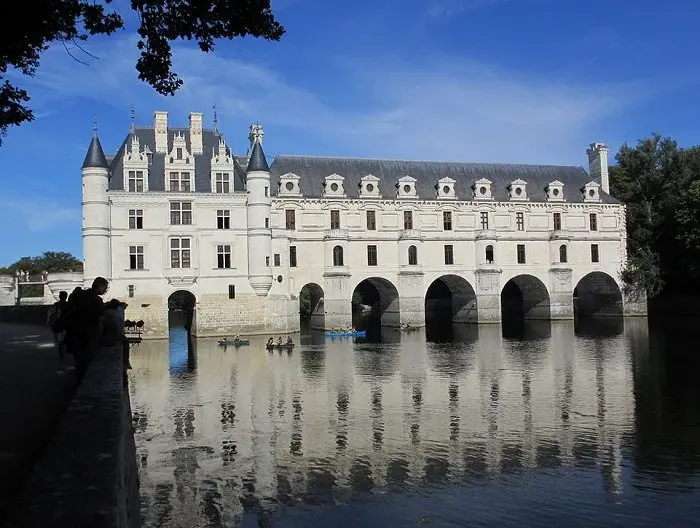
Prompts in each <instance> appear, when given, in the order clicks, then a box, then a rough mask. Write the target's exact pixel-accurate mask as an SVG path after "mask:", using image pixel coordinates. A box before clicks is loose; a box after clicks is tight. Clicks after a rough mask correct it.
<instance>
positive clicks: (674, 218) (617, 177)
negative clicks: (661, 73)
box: [610, 135, 700, 297]
mask: <svg viewBox="0 0 700 528" xmlns="http://www.w3.org/2000/svg"><path fill="white" fill-rule="evenodd" d="M616 159H617V162H618V166H616V167H611V168H610V184H611V194H612V195H613V196H615V197H616V198H618V199H620V200H621V201H622V202H624V203H625V204H626V205H627V240H628V264H627V267H626V269H625V270H623V273H622V279H623V281H624V283H625V289H626V291H627V292H628V293H635V292H636V293H639V292H641V291H643V290H646V292H647V293H648V295H649V296H650V297H654V296H656V295H658V294H659V293H660V292H661V291H662V290H663V289H664V288H671V289H676V288H679V287H682V285H692V284H698V283H699V282H700V249H699V248H700V245H699V242H700V149H698V147H694V148H691V149H681V148H679V147H678V145H677V143H676V142H675V141H673V140H672V139H670V138H662V137H661V136H659V135H653V136H651V137H649V138H646V139H642V140H640V141H639V142H638V143H637V146H636V147H634V148H632V147H629V146H628V145H626V144H625V145H623V146H622V147H621V148H620V151H619V152H618V154H617V156H616Z"/></svg>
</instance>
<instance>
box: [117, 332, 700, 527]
mask: <svg viewBox="0 0 700 528" xmlns="http://www.w3.org/2000/svg"><path fill="white" fill-rule="evenodd" d="M695 328H698V325H697V324H695V325H686V326H681V327H680V328H676V329H675V330H674V331H673V332H670V333H669V332H666V333H664V332H651V333H650V332H649V331H648V329H647V321H646V320H645V319H640V320H635V319H633V320H627V321H624V323H623V322H622V321H618V320H611V321H606V322H604V323H600V322H598V323H595V322H589V323H588V324H580V325H578V326H577V327H576V328H574V324H573V323H552V324H551V325H550V324H549V323H540V324H536V325H527V326H524V327H521V328H516V329H506V331H505V332H504V333H505V334H506V336H507V337H503V336H502V332H501V328H500V327H499V326H497V325H496V326H476V325H464V326H461V327H454V328H449V329H437V330H430V329H429V330H428V331H427V333H426V331H424V330H419V331H414V332H410V333H400V332H397V331H386V330H385V331H383V332H381V335H376V334H372V335H370V341H371V340H374V341H377V340H379V341H381V342H367V341H363V340H359V339H358V340H353V339H347V338H346V339H332V340H331V339H325V338H324V337H323V336H322V335H318V334H316V335H302V336H298V335H297V336H294V339H295V342H296V343H297V347H296V349H295V350H294V352H293V353H291V354H288V353H287V352H282V353H279V352H274V353H268V352H267V351H266V350H265V349H264V346H263V345H264V341H265V339H264V338H260V339H252V340H251V344H250V346H248V347H241V348H239V349H232V348H228V349H224V348H221V347H218V346H217V343H216V340H195V341H192V342H190V343H189V346H188V342H187V338H186V335H185V334H184V331H179V330H177V329H175V330H173V333H172V335H171V340H170V343H168V342H166V341H158V342H155V341H153V342H145V343H143V344H141V345H140V347H139V348H136V349H134V351H133V353H132V364H133V367H134V370H133V371H132V373H131V387H130V390H131V399H132V407H133V413H134V425H135V428H136V442H137V454H138V457H139V461H140V478H141V496H142V512H143V518H144V525H145V526H149V527H150V526H153V527H156V526H159V527H160V526H163V527H183V528H184V527H193V526H207V527H217V526H280V527H287V526H322V527H328V526H338V527H344V526H381V525H382V524H384V525H386V526H429V527H433V526H435V527H437V526H503V527H507V526H518V527H522V526H567V527H569V526H626V527H627V526H629V527H632V526H634V527H640V526H657V525H658V524H660V523H663V525H664V528H668V527H671V526H694V525H698V523H700V520H698V515H700V491H699V490H700V476H699V474H698V470H699V469H700V388H699V387H700V384H699V383H698V381H699V374H700V371H699V370H698V367H699V366H700V361H699V360H698V354H697V352H696V349H699V348H700V347H698V345H697V340H696V338H697V337H699V336H698V331H697V330H695Z"/></svg>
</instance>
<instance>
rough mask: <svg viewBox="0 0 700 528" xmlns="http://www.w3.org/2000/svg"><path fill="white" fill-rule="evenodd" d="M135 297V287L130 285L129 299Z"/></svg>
mask: <svg viewBox="0 0 700 528" xmlns="http://www.w3.org/2000/svg"><path fill="white" fill-rule="evenodd" d="M133 296H134V285H133V284H129V297H133Z"/></svg>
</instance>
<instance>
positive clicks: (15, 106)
mask: <svg viewBox="0 0 700 528" xmlns="http://www.w3.org/2000/svg"><path fill="white" fill-rule="evenodd" d="M111 4H112V0H62V1H60V2H41V3H40V4H38V5H36V6H35V5H32V7H31V8H29V9H27V8H26V6H25V8H23V9H17V10H15V11H13V12H12V15H11V16H10V15H9V14H8V13H6V15H7V16H4V17H2V20H3V21H4V23H0V145H2V137H3V136H5V135H6V134H7V129H8V127H10V126H17V125H20V124H22V123H24V122H26V121H32V120H33V119H34V115H33V113H32V110H31V109H30V108H28V107H27V106H26V105H25V103H28V102H29V100H30V97H29V94H28V93H27V91H26V90H24V89H22V88H19V87H17V86H15V85H13V84H12V83H10V82H9V81H8V80H6V79H5V76H6V74H7V72H8V70H10V69H12V70H17V71H19V72H21V73H22V74H23V75H26V76H30V77H32V76H34V75H35V73H36V69H37V67H38V66H39V59H40V57H41V54H42V52H44V51H46V50H47V49H48V48H49V46H50V45H51V44H53V43H61V44H62V45H63V46H64V48H65V50H66V53H68V54H69V55H71V56H72V57H73V58H75V57H74V56H73V55H72V52H71V50H70V49H69V45H70V46H71V47H72V48H73V49H77V50H80V51H81V52H84V53H86V54H88V55H89V53H88V52H87V51H85V50H84V49H83V48H82V47H81V45H80V42H84V41H86V40H88V38H89V37H92V36H95V35H113V34H114V33H115V32H117V31H118V30H121V29H123V28H124V25H125V24H124V19H123V18H122V17H121V16H120V15H119V14H118V13H117V12H116V11H115V10H114V9H111ZM130 5H131V9H132V10H133V11H135V12H136V14H137V15H138V19H139V27H138V34H139V37H140V40H139V41H138V44H137V47H138V49H139V50H141V56H140V57H139V59H138V61H137V62H136V70H137V71H138V78H139V79H141V80H142V81H145V82H147V83H148V84H150V85H151V86H152V87H153V88H154V89H155V90H156V92H158V93H160V94H163V95H173V94H175V92H176V91H177V90H178V88H180V86H181V85H182V80H181V79H180V78H178V76H177V74H176V73H175V72H173V71H172V69H171V67H172V49H171V46H170V43H171V42H173V41H175V40H178V39H183V40H195V41H196V42H197V44H198V45H199V48H200V49H201V50H202V51H203V52H205V53H208V52H210V51H212V50H213V49H214V42H215V40H217V39H229V40H232V39H234V38H236V37H243V36H246V35H251V36H254V37H263V38H265V39H267V40H279V39H280V38H281V37H282V35H283V34H284V28H283V27H282V26H281V25H280V24H279V23H278V22H277V21H276V20H275V18H274V15H273V14H272V10H271V9H270V0H184V1H183V0H131V4H130ZM75 59H76V60H78V59H77V58H75Z"/></svg>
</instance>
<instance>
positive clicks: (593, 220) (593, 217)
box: [588, 213, 598, 231]
mask: <svg viewBox="0 0 700 528" xmlns="http://www.w3.org/2000/svg"><path fill="white" fill-rule="evenodd" d="M588 223H589V225H590V227H591V231H598V215H597V214H595V213H591V214H590V215H589V217H588Z"/></svg>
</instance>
